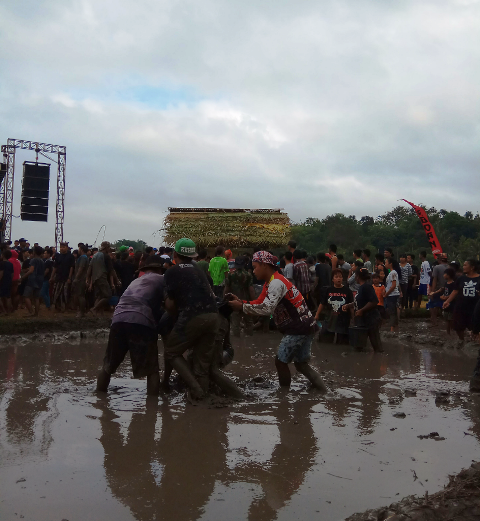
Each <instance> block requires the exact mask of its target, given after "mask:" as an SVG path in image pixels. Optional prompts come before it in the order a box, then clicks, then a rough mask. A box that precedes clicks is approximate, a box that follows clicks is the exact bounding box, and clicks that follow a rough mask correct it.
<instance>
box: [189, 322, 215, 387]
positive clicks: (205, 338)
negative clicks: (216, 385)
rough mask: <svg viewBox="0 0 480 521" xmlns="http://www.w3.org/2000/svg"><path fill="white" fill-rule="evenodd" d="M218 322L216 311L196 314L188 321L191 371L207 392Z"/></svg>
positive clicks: (213, 359)
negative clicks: (191, 350)
mask: <svg viewBox="0 0 480 521" xmlns="http://www.w3.org/2000/svg"><path fill="white" fill-rule="evenodd" d="M218 323H219V318H218V314H217V313H204V314H202V315H198V316H197V317H194V318H193V319H192V320H190V322H189V323H188V326H189V328H190V335H191V336H192V348H193V353H192V355H193V356H192V360H193V373H194V375H195V378H196V379H197V381H198V383H199V384H200V386H201V387H202V389H203V391H204V392H205V393H207V392H208V388H209V385H210V376H209V375H210V371H211V370H212V368H213V367H214V365H215V339H216V337H217V332H218ZM188 326H187V327H188Z"/></svg>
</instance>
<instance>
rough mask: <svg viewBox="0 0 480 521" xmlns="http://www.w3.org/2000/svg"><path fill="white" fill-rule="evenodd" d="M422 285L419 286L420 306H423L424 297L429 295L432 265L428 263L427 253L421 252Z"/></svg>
mask: <svg viewBox="0 0 480 521" xmlns="http://www.w3.org/2000/svg"><path fill="white" fill-rule="evenodd" d="M420 262H421V265H420V285H419V286H418V306H419V307H420V305H421V304H422V298H423V296H424V295H425V296H427V295H428V286H429V285H430V273H431V271H432V269H431V268H430V263H429V262H428V261H427V252H425V251H421V252H420Z"/></svg>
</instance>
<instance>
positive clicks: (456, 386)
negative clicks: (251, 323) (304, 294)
mask: <svg viewBox="0 0 480 521" xmlns="http://www.w3.org/2000/svg"><path fill="white" fill-rule="evenodd" d="M418 327H419V328H420V329H419V330H418V331H417V332H415V331H413V332H412V333H411V334H412V338H413V339H414V338H415V335H416V334H422V330H421V328H422V327H423V326H421V325H419V326H418ZM93 335H94V334H93ZM38 340H41V339H37V341H36V342H33V343H32V342H26V341H25V342H22V341H18V340H17V341H15V343H14V344H10V345H5V339H4V347H3V348H1V349H0V371H1V377H0V378H1V387H0V451H1V452H0V454H1V463H0V479H1V482H2V499H1V502H0V519H6V520H10V519H20V518H22V519H31V520H35V521H41V520H45V521H47V520H48V521H52V520H53V521H55V520H58V521H61V520H62V519H67V520H69V521H75V520H77V519H78V520H82V521H84V520H85V519H116V520H119V521H123V520H142V521H143V520H153V519H162V520H163V519H165V520H167V519H169V520H171V519H176V520H180V521H183V520H191V519H204V520H212V519H213V520H216V519H229V520H231V519H235V520H236V519H238V520H243V519H250V520H262V521H263V520H268V519H279V520H287V519H299V520H303V519H305V520H307V519H312V518H314V519H315V518H316V519H322V520H330V519H331V520H336V519H343V518H345V517H347V516H349V515H351V514H353V513H354V512H357V511H363V510H366V509H368V508H374V507H377V506H382V505H388V504H390V503H392V502H395V501H398V500H400V499H401V498H402V497H403V496H406V495H410V494H417V495H420V496H423V495H425V492H427V491H428V493H429V494H433V493H435V492H437V491H438V490H440V489H441V488H442V487H443V485H444V484H445V483H446V482H447V475H448V474H451V473H454V472H458V471H460V469H461V468H462V467H468V466H470V464H471V461H472V460H475V459H477V460H478V459H480V397H479V396H472V395H470V394H469V393H468V385H467V381H468V378H469V377H470V374H471V371H472V367H473V364H474V359H475V355H476V347H475V346H471V347H467V348H466V349H465V350H463V351H456V350H452V349H448V348H447V347H445V348H442V347H438V345H436V346H435V347H434V346H432V345H429V344H421V345H417V344H416V343H415V342H412V341H407V340H405V339H401V340H399V341H395V340H392V341H390V343H389V344H387V345H386V352H385V354H383V355H378V354H373V353H354V352H352V351H351V350H350V349H349V348H348V347H339V346H329V345H321V344H316V345H315V346H314V349H313V353H314V358H313V365H314V366H316V367H318V368H319V369H320V370H322V371H323V377H324V379H325V380H326V382H327V383H328V385H329V386H330V388H331V389H332V390H331V392H329V393H328V394H327V395H326V396H322V395H319V394H318V393H316V392H315V391H311V390H309V388H308V385H307V381H306V380H305V379H304V378H303V377H301V376H299V375H297V376H295V377H294V379H293V385H292V389H291V390H290V391H289V392H284V391H281V390H279V389H278V386H277V383H276V378H275V372H274V367H273V361H272V357H273V354H274V352H275V348H276V346H277V345H278V340H279V336H278V335H277V334H275V333H273V334H269V335H259V336H255V337H253V338H252V339H249V340H247V341H245V340H244V339H239V340H236V341H235V345H234V347H235V351H236V359H235V361H234V363H233V364H232V365H231V366H229V370H228V371H227V372H228V374H229V375H230V376H232V377H233V378H234V379H235V380H236V381H237V382H238V383H239V385H241V386H242V387H243V388H244V389H245V391H246V392H247V393H248V395H249V400H248V401H247V402H242V403H237V404H229V405H228V406H225V405H226V403H224V402H222V401H218V402H212V403H209V404H208V405H205V406H201V407H193V406H191V405H189V404H187V403H186V401H185V397H184V393H183V392H182V391H181V389H180V388H178V389H177V390H174V391H173V392H172V393H171V394H170V395H168V396H166V397H161V398H159V399H158V400H156V399H154V400H152V399H148V400H147V398H146V396H145V386H146V382H145V381H142V380H133V379H131V373H130V369H129V366H128V363H127V364H124V365H122V367H121V368H120V370H119V372H118V374H117V375H116V377H115V378H113V379H112V387H111V391H110V393H109V394H108V396H107V397H106V398H99V397H97V396H96V395H95V394H94V393H93V389H94V382H95V375H96V372H97V369H98V367H99V365H100V363H101V360H102V357H103V352H104V347H105V338H104V337H102V335H101V334H99V335H98V337H95V336H90V337H88V338H82V337H81V335H79V336H75V337H74V338H64V341H62V337H58V338H57V340H56V341H53V340H52V339H51V341H49V340H48V339H43V340H42V341H41V342H39V341H38ZM433 432H435V433H438V437H430V436H429V435H430V433H433ZM420 436H427V437H426V438H420ZM21 516H23V517H21Z"/></svg>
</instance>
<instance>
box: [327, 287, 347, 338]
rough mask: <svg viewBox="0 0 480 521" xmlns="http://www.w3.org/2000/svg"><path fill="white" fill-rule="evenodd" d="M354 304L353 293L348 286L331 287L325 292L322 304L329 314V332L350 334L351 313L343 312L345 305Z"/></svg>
mask: <svg viewBox="0 0 480 521" xmlns="http://www.w3.org/2000/svg"><path fill="white" fill-rule="evenodd" d="M351 302H353V293H352V292H351V291H350V289H349V288H347V287H346V286H342V287H341V288H336V287H335V286H330V287H329V288H328V289H326V290H325V292H324V294H323V298H322V304H323V305H324V306H325V307H326V311H327V313H328V315H329V316H328V319H327V331H330V332H335V333H342V334H347V333H348V326H349V324H350V317H351V314H350V311H349V310H348V311H343V310H342V306H343V305H344V304H350V303H351Z"/></svg>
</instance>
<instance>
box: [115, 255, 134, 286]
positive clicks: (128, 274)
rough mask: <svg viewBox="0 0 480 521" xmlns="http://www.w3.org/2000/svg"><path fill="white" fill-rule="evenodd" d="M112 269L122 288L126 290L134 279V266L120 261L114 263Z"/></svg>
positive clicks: (131, 263)
mask: <svg viewBox="0 0 480 521" xmlns="http://www.w3.org/2000/svg"><path fill="white" fill-rule="evenodd" d="M114 268H115V271H116V272H117V275H118V278H119V279H120V280H121V282H122V288H123V289H126V288H128V286H130V284H131V283H132V281H133V279H134V277H135V264H133V262H127V261H125V260H122V261H120V262H117V263H115V265H114Z"/></svg>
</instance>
